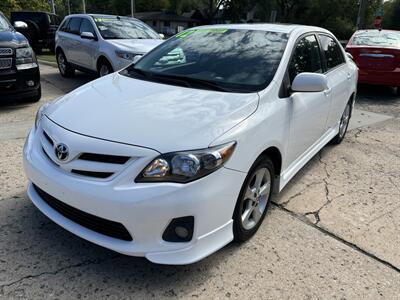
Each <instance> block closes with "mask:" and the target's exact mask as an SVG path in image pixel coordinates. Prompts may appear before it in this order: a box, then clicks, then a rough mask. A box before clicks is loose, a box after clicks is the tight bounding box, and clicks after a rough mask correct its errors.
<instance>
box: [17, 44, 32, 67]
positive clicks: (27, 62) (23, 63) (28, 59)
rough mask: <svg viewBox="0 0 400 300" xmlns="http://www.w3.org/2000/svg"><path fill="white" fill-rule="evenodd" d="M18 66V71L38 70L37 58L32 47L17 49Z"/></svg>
mask: <svg viewBox="0 0 400 300" xmlns="http://www.w3.org/2000/svg"><path fill="white" fill-rule="evenodd" d="M15 54H16V65H17V69H18V70H22V69H30V68H36V67H37V63H36V56H35V53H34V52H33V50H32V48H31V47H25V48H17V49H16V51H15Z"/></svg>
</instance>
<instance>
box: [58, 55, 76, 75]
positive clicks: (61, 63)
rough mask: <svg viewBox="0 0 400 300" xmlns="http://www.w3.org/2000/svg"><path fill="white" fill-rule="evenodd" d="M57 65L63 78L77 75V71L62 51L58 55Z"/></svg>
mask: <svg viewBox="0 0 400 300" xmlns="http://www.w3.org/2000/svg"><path fill="white" fill-rule="evenodd" d="M57 65H58V70H59V71H60V74H61V76H62V77H67V78H68V77H73V76H74V75H75V69H74V68H73V67H71V65H70V64H69V63H68V61H67V58H66V57H65V55H64V53H63V52H62V51H59V52H58V54H57Z"/></svg>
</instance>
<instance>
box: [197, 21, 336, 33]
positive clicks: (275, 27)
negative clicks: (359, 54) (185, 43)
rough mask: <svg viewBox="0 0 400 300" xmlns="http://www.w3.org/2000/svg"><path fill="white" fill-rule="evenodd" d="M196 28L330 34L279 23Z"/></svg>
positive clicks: (310, 28) (320, 30)
mask: <svg viewBox="0 0 400 300" xmlns="http://www.w3.org/2000/svg"><path fill="white" fill-rule="evenodd" d="M195 28H196V29H197V28H203V29H207V28H227V29H247V30H263V31H272V32H282V33H287V34H290V33H292V32H295V31H296V32H298V33H300V34H301V33H307V32H312V31H317V32H325V33H329V34H331V32H329V31H328V30H326V29H324V28H321V27H316V26H307V25H299V24H280V23H248V24H218V25H204V26H198V27H195Z"/></svg>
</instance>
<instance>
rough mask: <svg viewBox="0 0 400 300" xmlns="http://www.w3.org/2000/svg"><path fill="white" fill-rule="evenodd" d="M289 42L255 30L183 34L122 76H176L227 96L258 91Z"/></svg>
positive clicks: (206, 31)
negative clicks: (215, 88)
mask: <svg viewBox="0 0 400 300" xmlns="http://www.w3.org/2000/svg"><path fill="white" fill-rule="evenodd" d="M287 39H288V37H287V34H284V33H278V32H269V31H259V30H241V29H240V30H239V29H225V28H212V29H191V30H186V31H183V32H181V33H179V34H177V35H176V36H174V37H173V38H171V39H169V40H167V41H166V42H164V43H163V44H161V46H159V47H157V48H156V49H155V50H153V51H151V52H150V53H148V54H147V55H145V56H144V57H143V58H142V59H140V60H139V61H138V63H137V64H136V65H134V66H132V67H128V69H127V70H126V71H124V72H123V74H124V75H127V76H132V77H138V73H143V72H145V73H146V74H152V75H162V76H164V77H165V76H169V77H173V76H175V77H176V76H179V77H181V78H183V81H184V82H185V80H184V79H185V78H188V79H187V80H186V82H187V81H190V83H193V82H196V80H197V82H199V81H201V80H203V81H208V82H212V83H213V84H214V85H218V86H220V87H222V88H224V89H226V90H230V91H237V92H254V91H259V90H261V89H263V88H265V87H266V86H267V85H268V84H269V83H270V82H271V80H272V79H273V77H274V75H275V72H276V70H277V68H278V65H279V62H280V61H281V58H282V54H283V51H284V49H285V47H286V43H287ZM136 69H138V70H139V71H135V70H136ZM181 81H182V80H181ZM196 86H198V85H196Z"/></svg>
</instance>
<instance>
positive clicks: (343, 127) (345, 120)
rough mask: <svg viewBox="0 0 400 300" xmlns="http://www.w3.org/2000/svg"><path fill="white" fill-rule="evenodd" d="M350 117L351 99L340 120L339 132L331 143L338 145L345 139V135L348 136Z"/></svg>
mask: <svg viewBox="0 0 400 300" xmlns="http://www.w3.org/2000/svg"><path fill="white" fill-rule="evenodd" d="M350 117H351V101H349V102H348V103H347V105H346V107H345V109H344V112H343V114H342V116H341V118H340V121H339V132H338V134H337V135H336V136H335V137H334V138H333V139H332V140H331V144H334V145H338V144H340V143H341V142H342V141H343V139H344V137H345V136H346V132H347V128H348V127H349V122H350Z"/></svg>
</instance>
